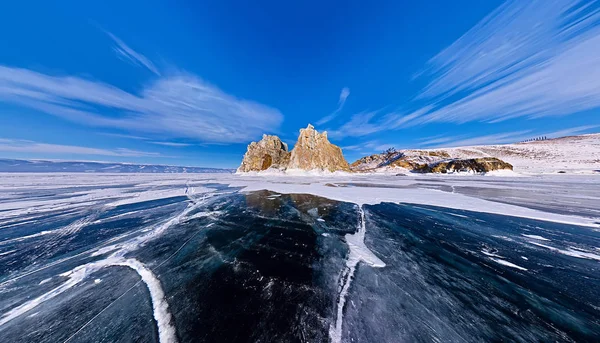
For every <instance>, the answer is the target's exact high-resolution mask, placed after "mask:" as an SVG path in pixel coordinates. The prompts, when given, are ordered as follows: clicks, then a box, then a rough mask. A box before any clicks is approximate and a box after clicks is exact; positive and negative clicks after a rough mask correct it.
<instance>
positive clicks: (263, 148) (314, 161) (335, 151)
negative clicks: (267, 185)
mask: <svg viewBox="0 0 600 343" xmlns="http://www.w3.org/2000/svg"><path fill="white" fill-rule="evenodd" d="M267 169H273V170H280V171H285V170H294V169H295V170H318V171H328V172H334V171H350V167H349V166H348V162H346V159H345V158H344V155H343V154H342V149H341V148H340V147H339V146H337V145H334V144H331V143H330V142H329V139H327V132H323V133H319V132H317V130H315V128H314V127H313V126H312V125H310V124H308V127H306V129H300V135H299V136H298V141H297V142H296V144H295V145H294V149H293V150H292V151H291V152H289V151H288V147H287V144H285V143H284V142H282V141H281V139H279V137H277V136H270V135H263V138H262V139H261V140H260V141H259V142H252V143H250V145H248V150H247V151H246V154H245V155H244V159H243V160H242V164H241V165H240V167H239V168H238V170H237V171H238V173H243V172H257V171H263V170H267Z"/></svg>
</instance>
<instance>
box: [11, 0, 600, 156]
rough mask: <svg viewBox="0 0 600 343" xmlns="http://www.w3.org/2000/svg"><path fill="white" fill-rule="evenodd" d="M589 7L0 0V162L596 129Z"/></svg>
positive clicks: (370, 148)
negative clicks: (319, 139) (312, 130)
mask: <svg viewBox="0 0 600 343" xmlns="http://www.w3.org/2000/svg"><path fill="white" fill-rule="evenodd" d="M598 10H599V6H598V4H595V3H589V2H588V1H577V0H564V1H562V0H561V1H553V0H547V1H508V2H505V1H496V0H488V1H475V0H474V1H466V0H457V1H441V0H440V1H412V2H403V1H385V2H383V1H382V2H375V4H373V3H368V2H364V1H344V2H342V1H339V2H338V1H330V2H324V1H302V2H297V3H292V2H288V1H261V2H250V1H200V2H199V1H182V0H175V1H154V0H147V1H134V0H132V1H98V2H87V1H18V2H3V3H2V4H1V5H0V42H2V49H0V157H5V158H38V159H40V158H43V159H66V160H96V161H98V160H100V161H122V162H136V163H160V164H176V165H193V166H209V167H236V166H237V165H238V164H239V162H240V160H241V157H242V155H243V153H244V152H245V149H246V146H247V144H248V143H249V142H250V141H253V140H258V139H260V137H261V135H262V133H270V134H277V135H279V136H280V137H281V138H282V139H283V140H284V141H286V142H287V143H288V144H290V145H293V143H294V142H295V139H296V137H297V133H298V129H300V128H302V127H306V125H307V124H308V123H312V124H313V125H315V126H316V127H317V129H319V130H327V131H328V132H329V137H330V140H331V141H332V142H333V143H335V144H338V145H340V146H342V147H343V148H344V154H345V156H346V158H347V159H348V160H349V161H353V160H355V159H357V158H359V157H361V156H364V155H366V154H370V153H376V152H380V151H381V150H383V149H385V148H386V147H390V146H395V147H396V148H427V147H439V146H456V145H471V144H492V143H511V142H516V141H520V140H524V139H527V138H531V137H536V136H541V135H547V136H562V135H569V134H579V133H591V132H600V115H599V109H598V108H599V107H600V25H599V23H600V13H599V12H598Z"/></svg>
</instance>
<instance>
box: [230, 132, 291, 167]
mask: <svg viewBox="0 0 600 343" xmlns="http://www.w3.org/2000/svg"><path fill="white" fill-rule="evenodd" d="M289 159H290V152H289V151H288V147H287V145H286V144H285V143H283V142H282V141H281V139H279V137H277V136H269V135H263V138H262V139H261V140H260V141H259V142H252V143H250V145H248V150H247V151H246V154H245V155H244V159H243V160H242V164H241V165H240V167H239V168H238V172H250V171H261V170H266V169H269V168H279V169H282V168H285V167H286V166H287V164H288V161H289Z"/></svg>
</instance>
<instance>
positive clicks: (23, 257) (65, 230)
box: [0, 174, 600, 342]
mask: <svg viewBox="0 0 600 343" xmlns="http://www.w3.org/2000/svg"><path fill="white" fill-rule="evenodd" d="M599 197H600V185H599V183H598V182H597V180H596V178H595V177H593V176H586V177H584V176H579V177H574V176H570V177H569V176H568V177H564V176H561V177H558V176H544V177H525V178H524V177H520V178H510V177H473V176H461V177H445V178H444V177H437V176H433V177H432V176H405V177H393V176H377V175H370V176H354V175H335V176H328V177H324V176H319V175H317V176H313V177H297V176H272V177H264V176H253V177H250V176H238V175H222V174H220V175H217V174H214V175H212V174H198V175H180V174H169V175H160V174H151V175H124V174H114V175H108V174H102V175H89V174H64V175H63V174H3V175H2V177H0V341H3V342H4V341H6V342H64V341H69V342H87V341H94V342H95V341H144V342H159V341H162V342H169V341H180V342H256V341H261V342H307V341H308V342H352V341H354V342H404V341H405V342H414V341H467V342H481V341H500V340H503V341H572V340H574V341H594V340H595V339H596V338H597V337H598V336H599V335H600V327H599V325H600V324H599V323H600V313H599V312H600V311H599V309H600V302H599V300H598V299H600V297H599V296H598V295H599V294H600V281H599V279H598V275H600V270H599V260H600V232H599V231H598V229H597V228H598V222H600V219H598V217H599V216H600V198H599ZM31 328H35V330H32V329H31Z"/></svg>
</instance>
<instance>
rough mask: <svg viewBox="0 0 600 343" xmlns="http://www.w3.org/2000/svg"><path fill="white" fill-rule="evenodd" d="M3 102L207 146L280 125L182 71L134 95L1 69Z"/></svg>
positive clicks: (274, 113)
mask: <svg viewBox="0 0 600 343" xmlns="http://www.w3.org/2000/svg"><path fill="white" fill-rule="evenodd" d="M0 100H2V101H6V102H10V103H15V104H19V105H22V106H26V107H30V108H33V109H36V110H39V111H42V112H45V113H48V114H52V115H55V116H58V117H61V118H64V119H67V120H70V121H73V122H77V123H80V124H82V125H86V126H95V127H104V128H112V129H119V130H122V131H128V132H135V133H151V134H158V135H161V136H162V137H163V138H189V139H194V140H197V141H202V142H206V143H237V142H246V141H249V140H251V139H254V138H256V137H257V136H259V135H260V134H262V133H263V132H269V131H272V130H274V129H276V128H277V127H279V125H280V124H281V121H282V115H281V113H280V112H279V111H278V110H276V109H273V108H270V107H268V106H265V105H262V104H259V103H256V102H253V101H249V100H244V99H239V98H236V97H235V96H232V95H229V94H227V93H225V92H223V91H222V90H220V89H219V88H217V87H215V86H213V85H211V84H209V83H207V82H205V81H203V80H202V79H200V78H198V77H196V76H194V75H191V74H188V73H183V72H182V73H179V74H173V75H170V76H163V77H160V78H158V79H156V80H153V81H152V82H150V83H148V84H146V85H144V87H143V89H142V90H141V92H140V93H139V94H133V93H129V92H126V91H124V90H122V89H119V88H117V87H114V86H112V85H109V84H105V83H102V82H97V81H92V80H86V79H83V78H78V77H74V76H53V75H47V74H43V73H38V72H35V71H32V70H28V69H20V68H12V67H8V66H1V65H0Z"/></svg>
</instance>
